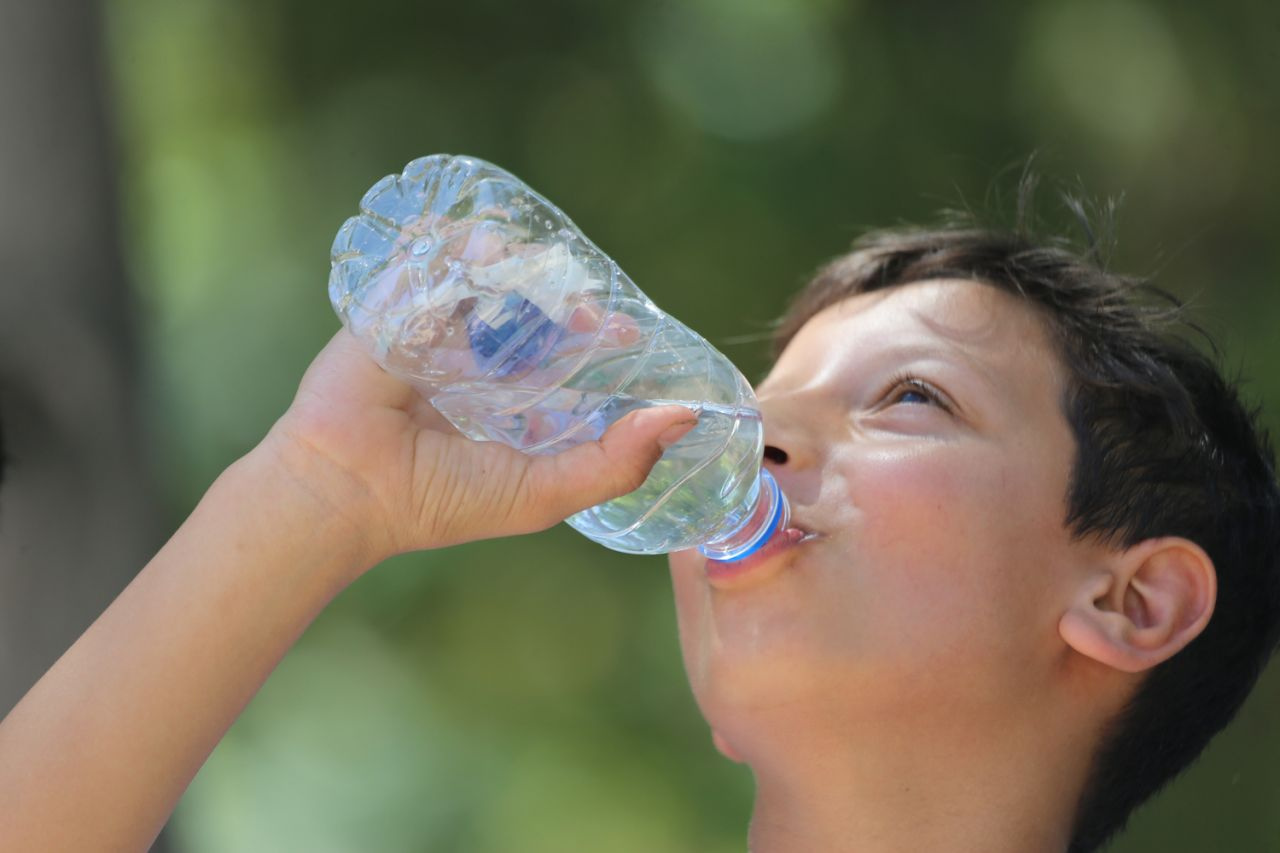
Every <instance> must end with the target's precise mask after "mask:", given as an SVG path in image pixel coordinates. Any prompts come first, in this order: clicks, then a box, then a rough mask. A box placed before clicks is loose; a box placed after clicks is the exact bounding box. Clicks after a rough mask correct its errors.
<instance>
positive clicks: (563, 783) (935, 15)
mask: <svg viewBox="0 0 1280 853" xmlns="http://www.w3.org/2000/svg"><path fill="white" fill-rule="evenodd" d="M106 5H107V13H108V29H109V33H108V35H109V40H110V46H111V54H112V62H113V72H114V91H115V98H116V107H117V111H118V122H117V123H118V127H119V131H120V135H121V146H120V150H121V157H122V163H121V173H122V177H123V187H124V191H125V201H126V208H127V209H126V224H127V234H128V235H129V245H128V250H129V256H130V259H131V264H132V267H133V274H134V278H135V281H136V283H137V286H138V288H139V291H140V297H141V301H142V304H143V306H144V311H145V317H144V321H145V336H146V345H147V349H148V352H149V354H150V358H149V359H148V365H149V370H150V371H151V372H150V374H149V375H148V376H147V377H145V379H146V382H147V386H146V389H147V394H148V399H150V401H151V407H150V411H151V416H152V418H153V419H154V423H155V429H154V434H156V435H158V436H161V437H162V440H163V443H162V444H161V445H160V446H158V447H156V448H155V452H156V453H157V455H158V460H159V462H160V463H161V469H160V470H163V471H165V472H167V475H168V480H167V482H166V483H164V486H165V487H166V489H167V493H168V495H169V499H170V505H171V508H172V514H173V517H172V520H173V522H174V524H175V525H176V523H177V521H178V520H179V519H180V518H181V517H183V516H184V515H185V514H186V513H187V512H189V510H190V509H191V507H192V506H193V505H194V503H195V501H196V500H197V499H198V497H199V495H200V494H201V493H202V492H203V490H204V489H205V488H206V487H207V485H208V484H209V482H210V481H211V480H212V479H213V478H214V477H215V476H216V474H217V473H218V472H219V471H220V470H221V469H222V468H223V467H224V466H226V465H227V464H228V463H230V462H231V461H232V460H233V459H234V458H236V456H238V455H239V454H241V453H243V452H245V451H246V450H248V449H249V448H250V447H251V446H252V445H253V444H254V443H255V442H256V441H257V440H258V438H259V437H260V436H261V435H262V434H263V433H264V432H265V431H266V430H267V429H268V428H269V426H270V425H271V423H272V421H273V420H274V418H275V417H277V416H278V415H279V414H280V413H281V412H282V411H283V410H284V409H285V407H286V406H287V405H288V403H289V401H290V399H291V395H292V392H293V390H294V389H295V388H296V386H297V382H298V380H299V378H300V377H301V375H302V371H303V369H304V368H305V366H306V365H307V364H308V362H309V361H310V359H311V357H312V356H313V355H314V354H315V353H316V352H317V351H318V350H319V348H320V347H321V346H322V345H323V343H324V342H325V340H327V338H328V337H329V336H330V335H331V334H332V333H333V332H334V330H335V329H336V327H337V322H336V320H335V319H334V317H333V315H332V313H331V311H330V308H329V306H328V303H327V299H326V291H325V283H326V276H327V272H328V248H329V244H330V241H331V239H332V237H333V233H334V231H335V229H336V228H337V226H338V224H340V223H341V222H342V220H343V219H344V218H346V217H347V216H348V215H350V214H351V213H353V212H354V208H355V202H356V200H357V199H358V198H359V197H360V195H361V194H362V193H363V191H364V190H365V189H366V188H367V187H368V186H369V185H371V184H372V183H373V182H374V181H375V180H376V179H377V178H379V177H381V176H382V175H384V174H387V173H389V172H394V171H398V170H399V169H400V168H401V167H402V166H403V165H404V163H406V162H407V161H408V160H410V159H412V158H414V157H417V156H419V155H422V154H428V153H434V152H441V151H446V152H453V153H469V154H474V155H477V156H480V157H483V158H486V159H489V160H492V161H494V162H496V163H498V164H500V165H502V166H504V167H506V168H509V169H511V170H512V171H513V172H515V173H516V174H517V175H520V176H521V177H523V178H524V179H526V180H527V181H528V182H529V183H530V184H531V185H532V186H533V187H534V188H536V189H537V190H539V191H541V192H543V193H544V194H546V195H547V196H549V197H550V198H551V199H553V200H554V201H555V202H556V203H558V204H559V205H560V206H561V207H562V208H563V209H564V210H565V211H566V212H568V214H569V215H570V216H571V217H573V219H574V220H575V221H576V222H577V223H578V225H579V226H580V227H582V229H583V230H584V231H585V232H586V233H587V234H588V235H590V236H591V237H592V239H593V240H595V242H597V243H598V244H599V245H600V246H601V247H602V248H603V249H604V250H605V251H606V252H608V253H610V254H611V255H612V256H613V257H614V258H615V259H616V260H617V261H618V262H619V263H620V264H621V265H622V267H623V268H624V269H626V270H627V271H628V272H629V273H630V275H631V276H632V278H633V279H634V280H635V281H636V282H637V283H638V284H639V285H640V287H641V288H643V289H644V290H645V291H646V292H647V293H648V294H649V295H650V296H652V297H653V298H654V299H655V300H656V301H657V302H658V303H659V304H660V305H662V306H663V307H664V308H666V309H667V310H668V311H670V312H671V313H673V314H674V315H676V316H678V317H680V318H681V319H682V320H684V321H685V322H687V323H688V324H689V325H691V326H692V327H693V328H695V329H697V330H699V331H700V332H702V333H703V334H704V335H705V336H706V337H707V338H708V339H710V340H711V341H712V343H714V344H716V345H717V346H719V347H720V348H721V349H723V350H724V351H725V352H726V354H728V355H729V356H730V357H731V358H732V359H734V360H735V362H737V363H738V365H739V366H740V367H741V368H742V369H743V371H744V373H746V374H747V376H748V377H750V378H751V379H753V380H755V379H758V378H759V377H760V376H761V374H762V373H763V371H764V370H765V369H766V367H767V362H766V360H765V346H764V343H763V338H764V336H765V332H766V331H767V327H768V322H769V320H770V319H771V318H772V317H773V316H775V315H776V314H777V313H778V312H779V311H780V310H781V309H782V307H783V306H784V304H785V302H786V300H787V298H788V296H789V294H790V293H792V292H793V291H794V290H795V289H796V288H797V287H798V286H799V285H800V284H801V283H802V282H803V281H804V279H805V278H806V277H807V275H808V274H809V273H810V272H811V271H812V270H813V269H814V268H815V267H816V266H817V265H818V264H820V263H821V262H822V261H824V260H825V259H826V258H828V257H830V256H832V255H833V254H835V253H837V252H839V251H841V250H842V249H843V248H844V247H845V246H846V245H847V244H848V242H849V240H850V239H851V238H852V237H853V236H854V235H856V234H857V233H858V232H859V230H861V229H862V228H864V227H866V226H872V225H885V224H894V223H896V222H899V221H922V220H926V219H928V217H929V216H930V214H931V213H932V212H933V211H934V210H936V209H938V208H940V207H944V206H957V205H960V204H969V205H971V206H973V207H975V208H978V209H982V208H984V207H985V206H987V205H988V204H990V203H991V202H992V199H993V196H992V194H991V193H990V192H989V189H990V187H991V185H992V180H993V178H994V177H995V176H996V175H997V174H998V173H1000V172H1001V170H1002V169H1004V168H1005V167H1007V166H1008V165H1009V164H1011V163H1014V164H1016V163H1017V162H1018V161H1020V160H1021V159H1022V158H1025V156H1026V155H1027V154H1028V153H1030V152H1031V151H1032V150H1035V149H1039V150H1042V151H1043V152H1044V156H1042V157H1041V163H1042V164H1043V167H1044V169H1045V170H1046V171H1047V172H1048V173H1049V174H1050V176H1057V177H1059V178H1063V179H1066V180H1068V182H1070V183H1073V184H1074V182H1075V181H1076V180H1077V179H1078V180H1079V181H1080V183H1081V184H1082V185H1083V186H1084V187H1085V188H1086V189H1087V190H1088V191H1090V192H1091V193H1093V194H1094V195H1096V196H1106V195H1119V194H1121V193H1123V194H1125V196H1126V198H1127V201H1126V206H1125V208H1124V211H1123V214H1122V218H1121V228H1120V247H1119V252H1118V255H1117V256H1116V258H1115V266H1116V267H1117V268H1120V269H1122V270H1125V271H1128V272H1136V273H1156V274H1158V278H1159V280H1160V281H1161V282H1162V283H1163V284H1164V285H1165V286H1167V287H1169V288H1171V289H1173V290H1175V291H1176V292H1179V293H1181V294H1182V295H1183V296H1185V297H1188V298H1191V299H1192V300H1193V301H1194V302H1195V303H1196V304H1197V305H1198V307H1199V308H1200V310H1201V318H1202V319H1203V320H1204V322H1205V324H1206V325H1207V326H1208V327H1209V328H1210V329H1211V330H1212V331H1214V332H1216V333H1217V334H1218V335H1219V337H1220V338H1221V339H1222V342H1223V343H1224V344H1225V346H1226V351H1227V354H1228V358H1229V359H1230V363H1231V364H1233V365H1243V368H1244V374H1245V376H1246V378H1247V381H1248V388H1249V389H1250V390H1251V392H1252V393H1253V394H1254V396H1255V397H1256V398H1257V399H1258V400H1259V401H1260V402H1262V403H1263V404H1264V405H1265V406H1266V408H1267V409H1268V411H1269V419H1270V423H1271V424H1273V425H1275V424H1277V423H1280V420H1278V417H1280V372H1278V371H1277V370H1276V369H1275V365H1276V364H1277V356H1280V352H1277V347H1280V341H1278V339H1277V337H1276V335H1275V334H1274V326H1275V321H1276V318H1277V317H1278V316H1280V296H1278V295H1277V289H1276V287H1275V286H1274V282H1275V278H1276V274H1277V272H1278V271H1280V243H1278V242H1277V241H1276V240H1275V239H1274V237H1273V232H1274V230H1275V228H1276V226H1277V224H1280V207H1277V204H1276V201H1275V199H1276V197H1277V194H1278V193H1280V175H1278V174H1277V170H1276V169H1275V168H1274V159H1275V158H1274V151H1275V149H1276V147H1277V140H1280V132H1278V130H1280V128H1278V126H1277V125H1280V112H1277V110H1276V109H1275V103H1276V102H1275V89H1274V86H1275V82H1276V81H1277V80H1280V52H1277V51H1276V50H1275V48H1274V45H1275V43H1276V38H1277V36H1280V28H1277V25H1276V21H1275V18H1274V16H1273V13H1269V12H1266V11H1265V10H1266V9H1267V8H1269V7H1267V6H1265V5H1264V4H1260V3H1259V4H1254V5H1253V6H1250V5H1249V4H1247V3H1229V4H1218V5H1206V4H1196V3H1191V2H1189V0H1179V2H1165V3H1159V4H1157V3H1155V2H1141V0H1086V2H1080V3H1057V2H1050V0H1039V2H1013V0H1005V2H1000V3H991V4H983V5H982V9H983V10H985V14H980V13H977V12H976V11H975V9H974V8H972V7H969V6H965V5H963V4H954V3H913V4H888V3H879V4H877V3H872V2H870V0H863V2H854V3H848V2H838V1H837V0H741V2H738V1H737V0H735V2H729V0H696V2H695V0H690V2H684V3H673V2H666V3H657V4H636V5H626V4H603V3H592V2H587V0H552V2H545V3H540V4H516V3H509V2H498V0H471V1H470V2H467V3H453V4H441V3H422V2H414V3H410V2H387V0H375V2H369V3H364V4H355V5H353V4H350V3H342V4H339V3H331V2H323V0H308V2H305V3H304V2H301V0H276V2H266V3H250V2H248V1H247V0H181V1H180V2H161V0H110V2H108V3H107V4H106ZM1268 15H1269V16H1270V17H1267V16H1268ZM1042 201H1043V203H1044V205H1043V206H1044V209H1045V211H1046V212H1047V214H1048V216H1049V218H1050V220H1051V221H1058V222H1063V223H1065V222H1066V221H1067V218H1066V217H1065V216H1059V215H1058V213H1057V212H1055V211H1056V207H1055V204H1054V202H1053V199H1052V198H1051V193H1049V192H1046V193H1044V194H1043V197H1042ZM1277 710H1280V678H1278V677H1277V675H1275V674H1274V673H1273V674H1271V675H1270V676H1269V677H1268V678H1267V679H1266V680H1264V683H1263V684H1262V686H1261V687H1260V688H1259V691H1258V692H1257V693H1256V694H1255V697H1254V698H1253V699H1252V700H1251V702H1250V703H1249V705H1248V706H1247V707H1246V709H1245V712H1244V713H1243V715H1242V717H1241V719H1240V720H1239V721H1238V722H1237V723H1236V724H1235V725H1234V727H1233V728H1232V729H1231V730H1230V731H1229V732H1228V733H1227V734H1225V735H1224V736H1223V737H1221V738H1220V739H1219V740H1218V741H1217V742H1216V743H1215V745H1214V747H1213V748H1212V749H1211V750H1210V751H1209V752H1208V753H1207V754H1206V756H1205V758H1204V760H1203V761H1202V762H1201V763H1200V764H1199V765H1198V766H1197V767H1196V768H1195V769H1194V770H1193V771H1192V772H1191V773H1190V774H1188V775H1187V776H1186V777H1185V778H1184V779H1182V780H1180V781H1179V782H1178V783H1177V784H1175V785H1174V786H1173V787H1172V788H1171V789H1170V790H1169V791H1168V792H1167V793H1166V794H1165V795H1163V796H1162V797H1161V798H1160V799H1159V800H1158V801H1157V802H1156V803H1155V804H1154V805H1152V806H1151V807H1150V808H1148V809H1146V810H1144V812H1142V813H1141V814H1140V815H1139V816H1138V818H1137V820H1136V821H1135V824H1134V827H1133V829H1132V831H1131V833H1130V834H1129V835H1128V836H1127V837H1126V838H1125V839H1124V840H1123V841H1121V842H1120V843H1119V844H1117V845H1116V847H1115V849H1116V850H1122V851H1143V850H1169V849H1179V850H1198V849H1205V850H1207V849H1237V850H1246V849H1247V850H1254V849H1261V847H1262V846H1266V843H1274V842H1275V840H1276V839H1280V809H1277V808H1276V805H1277V803H1280V771H1277V769H1276V768H1277V767H1280V760H1278V759H1280V735H1278V734H1277V732H1276V731H1275V730H1274V727H1273V726H1270V725H1268V720H1269V719H1274V717H1275V714H1276V711H1277ZM750 795H751V786H750V779H749V778H748V776H747V774H746V772H745V771H744V770H742V769H741V768H737V767H734V766H732V765H730V764H729V763H728V762H726V761H724V760H723V759H720V758H719V757H718V756H717V755H716V753H715V752H714V750H713V749H712V747H711V745H710V740H709V737H708V734H707V731H706V727H705V724H704V723H703V722H702V721H701V718H700V717H699V715H698V712H697V709H696V707H695V706H694V704H693V701H692V699H691V697H690V696H689V695H688V688H687V686H686V685H685V682H684V679H683V674H682V671H681V663H680V659H679V652H678V648H677V643H676V634H675V619H674V614H673V612H672V603H671V601H670V595H669V591H668V582H667V578H666V572H665V566H664V561H663V560H661V559H659V558H635V557H623V556H621V555H617V554H613V553H611V552H608V551H605V550H604V549H601V548H599V547H597V546H595V545H593V544H591V543H589V542H588V541H586V540H585V539H582V538H581V537H578V536H577V535H575V534H573V533H572V532H571V531H569V530H568V528H565V527H563V526H562V527H561V528H559V529H557V530H555V531H552V532H549V533H546V534H542V535H539V536H535V537H530V538H527V539H524V540H520V541H496V542H484V543H476V544H474V545H469V546H465V547H461V548H456V549H453V550H450V551H443V552H435V553H427V554H419V555H412V556H405V557H400V558H397V559H395V560H392V561H390V562H389V563H388V564H386V565H384V566H382V567H379V568H378V569H377V570H376V571H374V572H372V573H370V575H368V576H367V577H366V578H364V579H362V580H361V581H360V582H359V583H358V584H356V585H355V586H354V587H353V588H352V589H351V590H349V591H348V592H347V593H346V594H344V595H343V596H342V597H341V598H340V599H339V600H338V601H337V602H336V603H335V605H334V606H333V607H332V608H331V609H330V610H329V611H328V612H326V613H325V614H324V615H323V616H322V617H321V618H320V620H319V621H318V622H317V624H316V625H315V626H314V627H313V629H312V630H311V631H310V632H308V634H307V635H306V636H305V637H304V638H303V639H302V641H301V642H300V643H299V645H298V647H297V649H296V650H295V651H294V652H293V653H291V654H290V655H289V657H288V658H287V659H286V660H285V662H284V663H283V665H282V666H281V668H280V670H279V672H277V673H276V674H275V675H274V676H273V677H272V679H271V680H270V681H269V682H268V684H267V686H266V687H265V689H264V690H263V692H262V694H261V695H260V696H259V697H258V698H257V699H256V700H255V701H254V702H253V703H252V705H251V706H250V708H249V709H248V711H247V713H246V714H245V715H244V717H243V718H242V720H241V721H240V722H239V723H238V724H237V725H236V726H235V728H233V730H232V731H231V733H230V734H229V735H228V737H227V739H226V740H225V741H224V743H223V744H222V745H221V746H220V747H219V748H218V749H217V751H216V752H215V753H214V755H213V757H212V758H211V760H210V762H209V764H208V765H207V766H206V768H205V769H204V770H203V771H202V772H201V773H200V775H199V776H198V777H197V779H196V781H195V783H194V784H193V786H192V788H191V790H190V792H189V794H188V796H187V797H186V798H185V800H184V801H183V803H182V805H181V807H180V809H179V812H178V817H177V829H178V833H179V838H180V839H181V840H182V841H183V842H185V845H186V847H187V848H188V849H190V850H193V851H205V850H208V851H227V850H246V851H247V850H308V851H324V850H335V851H336V850H375V849H376V850H393V851H394V850H420V849H440V850H447V849H459V850H475V851H509V850H523V851H540V850H547V851H551V850H555V851H560V850H601V851H604V850H608V851H633V850H634V851H654V850H663V851H682V850H684V851H721V850H723V851H730V850H741V849H743V847H744V846H745V842H744V839H745V828H746V823H747V818H748V816H749V813H750Z"/></svg>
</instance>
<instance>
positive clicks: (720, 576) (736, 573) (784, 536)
mask: <svg viewBox="0 0 1280 853" xmlns="http://www.w3.org/2000/svg"><path fill="white" fill-rule="evenodd" d="M823 535H824V534H821V533H815V532H812V531H809V530H806V529H804V528H802V527H797V526H794V525H793V526H791V527H788V528H787V529H786V530H783V531H782V532H781V533H779V534H777V535H776V536H774V537H773V539H771V540H769V542H768V544H766V545H765V546H764V547H762V548H761V549H760V550H759V551H756V552H755V553H754V554H752V555H751V556H749V557H746V558H744V559H742V560H735V561H732V562H721V561H719V560H707V561H706V574H707V580H708V581H710V583H711V585H712V586H714V587H716V588H718V589H730V588H732V587H735V586H738V585H740V584H745V583H748V582H754V581H756V580H759V579H762V578H764V577H766V575H767V573H766V571H765V568H766V566H767V565H769V564H772V563H774V562H775V561H774V558H775V557H777V556H779V555H781V554H783V553H785V552H787V551H790V550H791V549H793V548H795V547H797V546H799V545H802V544H804V543H805V542H808V541H810V540H813V539H818V538H820V537H822V536H823Z"/></svg>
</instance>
